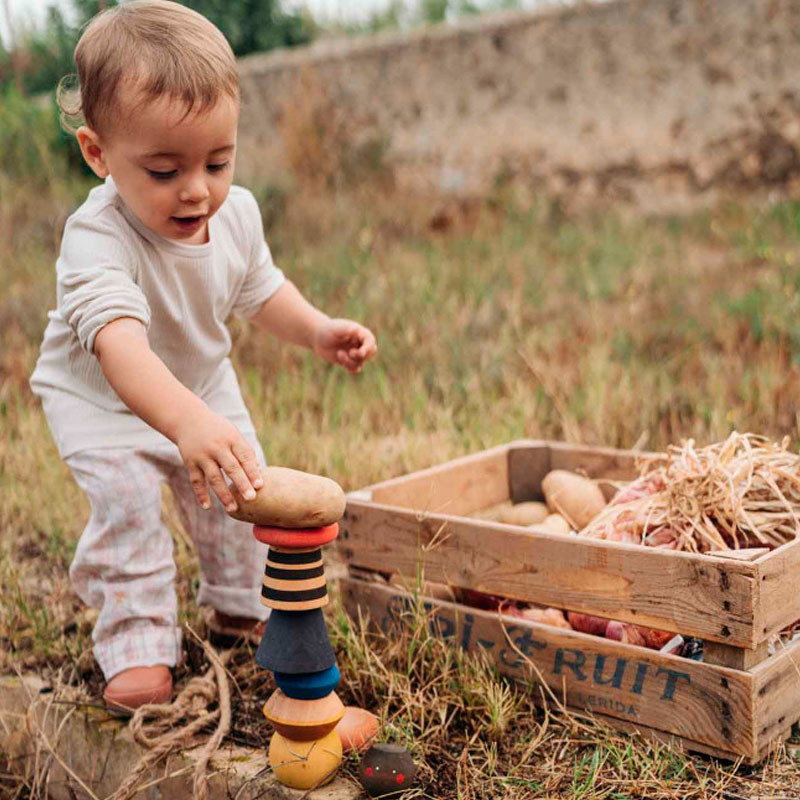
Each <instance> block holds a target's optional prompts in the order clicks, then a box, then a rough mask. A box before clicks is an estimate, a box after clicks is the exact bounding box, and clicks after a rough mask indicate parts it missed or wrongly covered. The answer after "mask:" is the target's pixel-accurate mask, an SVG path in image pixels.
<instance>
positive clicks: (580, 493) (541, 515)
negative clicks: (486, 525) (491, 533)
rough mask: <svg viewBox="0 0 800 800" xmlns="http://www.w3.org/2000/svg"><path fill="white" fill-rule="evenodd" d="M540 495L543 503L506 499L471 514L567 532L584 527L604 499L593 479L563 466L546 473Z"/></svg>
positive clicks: (601, 505) (595, 513)
mask: <svg viewBox="0 0 800 800" xmlns="http://www.w3.org/2000/svg"><path fill="white" fill-rule="evenodd" d="M542 494H543V495H544V499H545V502H544V503H540V502H537V501H528V502H524V503H512V502H511V501H507V502H505V503H500V504H499V505H496V506H491V507H490V508H486V509H483V510H481V511H478V512H476V513H475V514H473V516H474V517H477V518H478V519H486V520H491V521H493V522H502V523H505V524H506V525H520V526H522V527H525V528H535V529H537V530H545V531H550V532H551V533H569V532H570V531H580V530H581V529H582V528H585V527H586V526H587V525H588V524H589V523H590V522H591V521H592V519H594V517H595V516H596V515H597V514H599V513H600V512H601V511H602V510H603V509H604V508H605V507H606V499H605V497H604V496H603V493H602V492H601V491H600V488H599V487H598V485H597V484H596V483H595V482H594V481H593V480H591V479H589V478H585V477H583V475H578V474H577V473H575V472H568V471H567V470H564V469H555V470H553V471H552V472H548V473H547V475H546V476H545V477H544V480H543V481H542Z"/></svg>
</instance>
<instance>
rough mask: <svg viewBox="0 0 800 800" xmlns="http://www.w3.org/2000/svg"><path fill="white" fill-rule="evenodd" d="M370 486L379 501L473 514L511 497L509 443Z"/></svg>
mask: <svg viewBox="0 0 800 800" xmlns="http://www.w3.org/2000/svg"><path fill="white" fill-rule="evenodd" d="M368 488H369V490H370V491H371V493H372V495H371V496H372V500H373V502H376V503H386V504H389V505H392V506H400V507H401V508H408V509H412V510H414V511H420V512H425V513H440V514H456V515H458V514H471V513H473V512H474V511H478V510H480V509H482V508H487V507H488V506H493V505H496V504H497V503H502V502H503V501H505V500H508V445H501V446H500V447H493V448H492V449H490V450H484V451H482V452H480V453H475V454H474V455H470V456H464V457H463V458H458V459H455V460H453V461H448V462H446V463H444V464H438V465H437V466H435V467H431V468H430V469H424V470H420V471H419V472H412V473H411V474H409V475H404V476H403V477H400V478H394V479H392V480H389V481H384V482H383V483H376V484H375V485H374V486H370V487H368Z"/></svg>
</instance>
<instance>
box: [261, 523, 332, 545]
mask: <svg viewBox="0 0 800 800" xmlns="http://www.w3.org/2000/svg"><path fill="white" fill-rule="evenodd" d="M338 535H339V523H338V522H334V523H333V524H332V525H325V526H324V527H322V528H262V527H261V525H253V536H255V537H256V539H258V541H259V542H264V544H268V545H271V546H272V547H288V548H296V549H298V550H300V549H303V548H306V547H320V546H321V545H323V544H328V542H332V541H333V540H334V539H335V538H336V537H337V536H338Z"/></svg>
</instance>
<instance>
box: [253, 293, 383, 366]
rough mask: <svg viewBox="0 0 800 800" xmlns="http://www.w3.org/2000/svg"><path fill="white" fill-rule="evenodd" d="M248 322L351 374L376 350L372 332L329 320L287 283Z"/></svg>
mask: <svg viewBox="0 0 800 800" xmlns="http://www.w3.org/2000/svg"><path fill="white" fill-rule="evenodd" d="M250 321H251V322H252V323H253V324H254V325H256V327H258V328H260V329H261V330H264V331H268V332H269V333H272V334H274V335H275V336H277V337H279V338H280V339H283V340H284V341H287V342H292V343H293V344H299V345H303V346H304V347H308V348H309V349H310V350H313V351H314V352H315V353H316V354H317V355H318V356H320V357H321V358H324V359H325V360H326V361H330V362H331V363H332V364H339V365H341V366H343V367H344V368H345V369H346V370H348V371H349V372H352V373H356V372H360V371H361V368H362V367H363V366H364V362H365V361H367V360H369V359H370V358H372V357H373V356H374V355H375V353H377V351H378V346H377V344H376V342H375V336H374V335H373V333H372V331H370V330H369V329H368V328H365V327H364V326H363V325H361V324H360V323H358V322H353V321H352V320H349V319H331V318H330V317H329V316H328V315H327V314H323V313H322V312H321V311H319V310H318V309H316V308H314V306H312V305H311V303H309V302H308V300H306V299H305V298H304V297H303V295H302V294H300V292H299V291H298V289H297V287H296V286H295V285H294V284H293V283H291V281H286V282H285V283H284V284H283V285H282V286H281V288H280V289H278V291H277V292H275V294H273V295H272V296H271V297H270V298H269V299H268V300H267V301H266V302H265V303H264V304H263V305H262V306H261V308H260V309H259V310H258V312H257V313H256V314H255V316H253V317H251V319H250Z"/></svg>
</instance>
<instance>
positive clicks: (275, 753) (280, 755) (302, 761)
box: [269, 731, 342, 789]
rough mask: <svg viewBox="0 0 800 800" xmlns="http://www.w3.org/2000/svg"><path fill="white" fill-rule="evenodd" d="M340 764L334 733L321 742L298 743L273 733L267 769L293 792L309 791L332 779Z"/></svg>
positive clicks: (319, 740) (339, 748) (339, 749)
mask: <svg viewBox="0 0 800 800" xmlns="http://www.w3.org/2000/svg"><path fill="white" fill-rule="evenodd" d="M341 763H342V742H341V740H340V739H339V734H338V733H336V731H331V732H330V733H328V734H327V735H326V736H324V737H323V738H321V739H315V740H314V741H311V742H298V741H293V740H292V739H287V738H285V737H284V736H281V734H280V733H276V734H274V735H273V737H272V741H270V743H269V765H270V766H271V767H272V772H273V773H274V774H275V777H276V778H277V779H278V780H279V781H280V782H281V783H283V784H285V785H286V786H290V787H291V788H292V789H312V788H315V787H317V786H323V785H324V784H326V783H328V782H329V781H330V780H332V779H333V776H334V775H335V774H336V770H337V769H338V768H339V764H341Z"/></svg>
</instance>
